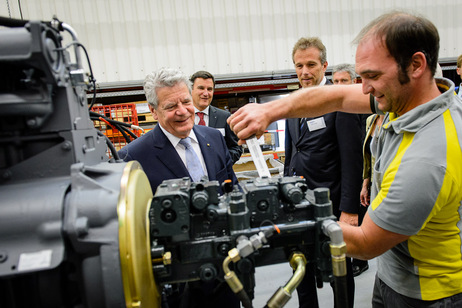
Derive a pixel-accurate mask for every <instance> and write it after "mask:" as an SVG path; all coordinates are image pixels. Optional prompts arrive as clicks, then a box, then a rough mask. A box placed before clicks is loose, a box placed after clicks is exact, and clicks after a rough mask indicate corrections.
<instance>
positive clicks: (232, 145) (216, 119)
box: [209, 106, 243, 163]
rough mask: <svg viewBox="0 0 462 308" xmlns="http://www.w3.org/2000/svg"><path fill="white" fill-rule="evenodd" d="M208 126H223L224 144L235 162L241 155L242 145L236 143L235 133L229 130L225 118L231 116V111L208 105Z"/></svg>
mask: <svg viewBox="0 0 462 308" xmlns="http://www.w3.org/2000/svg"><path fill="white" fill-rule="evenodd" d="M209 107H210V108H209V126H210V127H215V128H224V129H225V136H224V137H225V141H226V146H227V147H228V150H229V154H230V155H231V159H232V160H233V163H235V162H237V161H238V160H239V158H240V157H241V155H242V151H243V150H242V147H241V146H240V145H238V144H237V142H238V141H239V139H238V138H237V136H236V134H235V133H234V132H233V131H232V130H231V127H229V125H228V123H227V122H226V120H228V118H229V117H230V116H231V113H229V112H228V111H225V110H223V109H220V108H217V107H214V106H209Z"/></svg>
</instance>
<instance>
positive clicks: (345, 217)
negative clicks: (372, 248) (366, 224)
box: [340, 212, 358, 227]
mask: <svg viewBox="0 0 462 308" xmlns="http://www.w3.org/2000/svg"><path fill="white" fill-rule="evenodd" d="M340 221H341V222H344V223H347V224H349V225H350V226H355V227H357V226H358V214H351V213H347V212H342V213H341V214H340Z"/></svg>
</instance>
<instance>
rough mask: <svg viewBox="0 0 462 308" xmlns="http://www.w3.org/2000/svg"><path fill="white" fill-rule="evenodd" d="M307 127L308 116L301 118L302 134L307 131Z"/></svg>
mask: <svg viewBox="0 0 462 308" xmlns="http://www.w3.org/2000/svg"><path fill="white" fill-rule="evenodd" d="M305 129H306V118H301V119H300V135H301V134H303V133H304V132H305Z"/></svg>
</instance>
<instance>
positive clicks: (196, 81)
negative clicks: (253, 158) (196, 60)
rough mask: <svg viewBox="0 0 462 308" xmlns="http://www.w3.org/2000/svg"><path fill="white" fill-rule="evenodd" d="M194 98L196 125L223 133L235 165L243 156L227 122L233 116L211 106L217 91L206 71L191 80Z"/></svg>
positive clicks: (211, 76)
mask: <svg viewBox="0 0 462 308" xmlns="http://www.w3.org/2000/svg"><path fill="white" fill-rule="evenodd" d="M190 80H191V82H192V84H193V85H192V98H193V102H194V109H195V110H194V111H195V113H196V117H195V120H194V122H195V124H199V125H204V126H209V127H214V128H216V129H217V130H219V131H220V132H221V134H222V135H223V137H224V138H225V141H226V146H227V147H228V150H229V154H230V155H231V159H232V160H233V163H235V162H236V161H238V160H239V158H240V157H241V155H242V151H243V150H242V147H241V146H240V145H238V144H237V142H238V141H239V140H238V139H237V136H236V134H234V132H233V131H232V130H231V128H230V127H229V125H228V123H227V122H226V120H227V119H228V118H229V116H230V115H231V114H230V113H229V112H228V111H226V110H223V109H220V108H217V107H214V106H212V105H210V103H211V102H212V99H213V92H214V90H215V78H214V77H213V75H212V74H210V73H209V72H206V71H198V72H196V73H194V74H193V75H192V76H191V78H190Z"/></svg>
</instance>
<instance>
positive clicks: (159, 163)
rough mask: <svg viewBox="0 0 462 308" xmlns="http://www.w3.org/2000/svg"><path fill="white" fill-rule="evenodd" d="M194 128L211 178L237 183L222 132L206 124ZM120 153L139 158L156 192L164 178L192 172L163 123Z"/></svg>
mask: <svg viewBox="0 0 462 308" xmlns="http://www.w3.org/2000/svg"><path fill="white" fill-rule="evenodd" d="M193 129H194V133H195V134H196V137H197V140H198V141H199V146H200V148H201V151H202V155H203V157H204V161H205V165H206V166H207V173H208V177H209V180H211V181H213V180H217V181H219V182H220V184H221V183H222V182H223V181H225V180H227V179H231V180H232V181H233V184H237V178H236V175H235V174H234V171H233V162H232V160H231V156H230V155H229V151H228V149H227V148H226V144H225V140H224V139H223V136H222V135H221V133H220V132H219V131H217V130H216V129H213V128H210V127H206V126H199V125H194V128H193ZM119 156H120V158H121V159H123V160H124V161H131V160H137V161H138V162H139V163H140V164H141V166H142V167H143V170H144V172H145V173H146V175H147V176H148V179H149V182H150V183H151V188H152V192H153V193H155V192H156V189H157V186H159V185H160V184H161V183H162V181H163V180H170V179H179V178H183V177H187V176H189V172H188V170H187V169H186V166H185V165H184V163H183V161H182V160H181V158H180V156H179V155H178V153H177V151H176V150H175V148H174V147H173V145H172V144H171V143H170V140H168V138H167V136H165V134H164V132H163V131H162V129H160V127H159V126H156V127H155V128H154V129H153V130H151V131H149V132H147V133H146V134H145V135H143V136H141V137H140V138H138V139H135V140H134V141H132V142H130V143H129V144H127V145H126V146H125V147H123V148H122V149H121V150H120V151H119Z"/></svg>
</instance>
